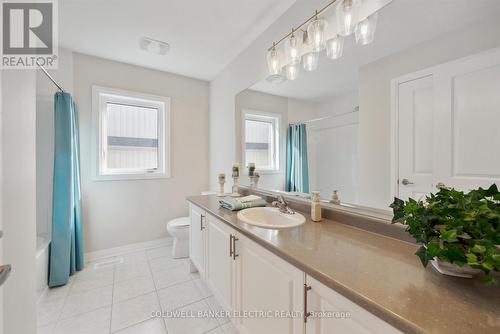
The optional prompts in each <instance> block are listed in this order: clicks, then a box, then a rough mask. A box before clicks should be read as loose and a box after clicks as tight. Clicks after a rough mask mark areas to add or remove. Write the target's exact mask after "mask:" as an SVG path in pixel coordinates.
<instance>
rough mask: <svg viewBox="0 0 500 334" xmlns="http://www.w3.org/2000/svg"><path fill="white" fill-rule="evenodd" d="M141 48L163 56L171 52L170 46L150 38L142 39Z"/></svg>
mask: <svg viewBox="0 0 500 334" xmlns="http://www.w3.org/2000/svg"><path fill="white" fill-rule="evenodd" d="M139 46H140V47H141V49H143V50H144V51H147V52H149V53H152V54H156V55H161V56H163V55H165V54H167V52H168V51H169V50H170V44H168V43H166V42H162V41H159V40H157V39H153V38H149V37H142V38H141V40H140V41H139Z"/></svg>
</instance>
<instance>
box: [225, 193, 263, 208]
mask: <svg viewBox="0 0 500 334" xmlns="http://www.w3.org/2000/svg"><path fill="white" fill-rule="evenodd" d="M219 203H220V206H221V207H223V208H224V209H228V210H231V211H238V210H242V209H247V208H254V207H258V206H266V201H265V200H263V199H262V198H258V199H254V200H251V201H245V200H244V201H241V200H240V199H238V198H234V197H229V196H227V197H224V198H223V199H220V200H219Z"/></svg>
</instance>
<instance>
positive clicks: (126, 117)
mask: <svg viewBox="0 0 500 334" xmlns="http://www.w3.org/2000/svg"><path fill="white" fill-rule="evenodd" d="M92 95H93V96H92V98H93V128H94V129H93V130H94V131H93V134H94V137H95V138H94V139H95V148H96V150H95V153H94V154H93V156H94V158H95V164H94V166H95V168H96V173H95V176H96V178H97V179H98V180H119V179H143V178H158V177H169V176H170V168H169V167H170V156H169V135H170V133H169V132H170V128H169V121H170V99H169V98H168V97H161V96H153V95H146V94H140V93H134V92H128V91H123V90H117V89H112V88H105V87H98V86H94V87H93V88H92Z"/></svg>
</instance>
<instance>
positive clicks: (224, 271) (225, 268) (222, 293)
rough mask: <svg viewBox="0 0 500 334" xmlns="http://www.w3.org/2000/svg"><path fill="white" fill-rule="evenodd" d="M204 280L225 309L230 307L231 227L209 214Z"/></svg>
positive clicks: (231, 278)
mask: <svg viewBox="0 0 500 334" xmlns="http://www.w3.org/2000/svg"><path fill="white" fill-rule="evenodd" d="M206 225H207V229H206V238H207V256H206V260H207V265H206V275H205V276H206V277H205V279H206V281H207V284H208V285H209V287H210V289H211V290H212V292H213V293H214V295H215V297H216V298H217V300H218V301H219V303H220V304H221V306H222V307H223V308H224V309H225V310H231V309H232V289H233V276H234V275H233V258H232V256H231V254H230V248H231V245H230V242H231V233H233V232H234V230H233V229H232V228H230V227H229V226H227V225H226V224H225V223H223V222H220V221H219V220H217V219H216V218H215V217H212V216H210V215H208V216H207V219H206Z"/></svg>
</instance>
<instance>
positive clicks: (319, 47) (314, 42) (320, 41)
mask: <svg viewBox="0 0 500 334" xmlns="http://www.w3.org/2000/svg"><path fill="white" fill-rule="evenodd" d="M327 26H328V22H326V21H325V20H323V19H319V18H318V11H316V17H315V18H314V20H313V21H311V23H309V25H308V26H307V35H308V36H309V39H310V43H311V48H312V51H313V52H320V51H323V49H324V48H325V29H326V27H327Z"/></svg>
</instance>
